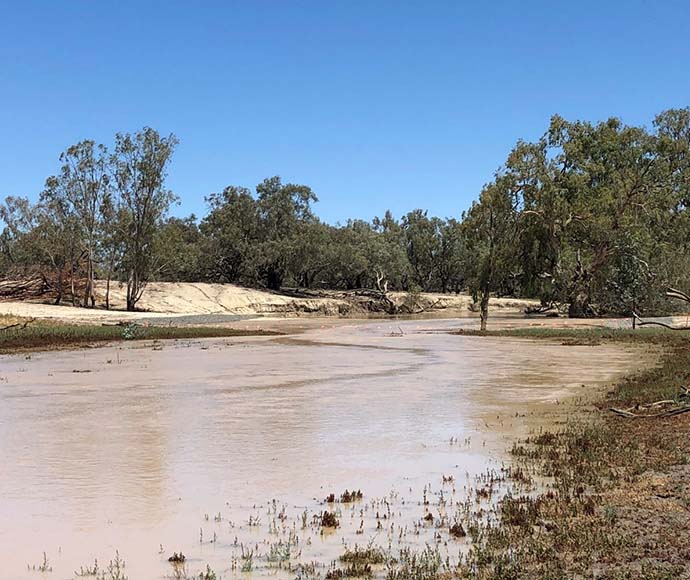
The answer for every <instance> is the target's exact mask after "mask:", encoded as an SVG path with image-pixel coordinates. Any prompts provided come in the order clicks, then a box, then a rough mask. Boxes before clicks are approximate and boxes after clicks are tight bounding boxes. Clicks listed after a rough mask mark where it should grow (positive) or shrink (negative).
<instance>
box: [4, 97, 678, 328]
mask: <svg viewBox="0 0 690 580" xmlns="http://www.w3.org/2000/svg"><path fill="white" fill-rule="evenodd" d="M176 144H177V140H176V138H175V137H174V135H169V136H168V137H161V136H160V135H159V134H158V133H157V132H156V131H155V130H153V129H150V128H145V129H143V130H142V131H140V132H138V133H136V134H134V135H129V134H124V135H123V134H118V135H117V136H116V138H115V146H114V149H113V152H112V154H110V153H108V152H107V150H106V149H105V147H103V146H102V145H96V144H95V143H94V142H93V141H88V140H86V141H82V142H80V143H78V144H76V145H74V146H72V147H70V148H69V149H67V151H66V152H65V153H63V154H62V156H61V157H60V160H61V163H62V167H61V170H60V171H59V172H58V173H57V175H55V176H52V177H49V178H48V180H47V181H46V187H45V190H44V191H43V194H42V195H41V198H40V201H39V203H37V204H31V203H29V202H28V200H26V199H23V198H13V197H8V198H7V199H6V200H5V202H4V204H3V205H1V206H0V220H1V221H2V222H3V223H4V224H5V226H4V228H3V230H2V232H1V233H0V269H1V270H0V273H1V274H2V275H3V277H5V278H8V277H10V276H19V277H21V276H22V274H25V273H26V272H27V271H28V270H30V271H32V272H34V273H35V274H36V275H37V276H38V277H40V278H42V279H43V280H44V285H45V286H47V287H48V288H49V289H50V290H51V292H52V293H53V295H54V296H55V297H56V301H57V302H59V301H60V300H61V299H62V297H63V294H64V295H70V296H71V298H72V301H73V302H74V303H76V304H85V305H88V304H89V302H90V301H91V302H92V291H91V288H90V285H91V281H92V280H93V278H94V277H96V276H98V277H102V278H106V279H107V280H111V279H115V280H117V281H119V282H121V283H125V284H126V285H127V305H128V308H130V309H133V308H135V307H136V303H137V301H138V300H139V298H140V297H141V293H142V292H143V291H144V288H145V286H146V283H147V282H148V281H149V280H154V279H156V280H167V281H209V282H230V283H236V284H242V285H247V286H256V287H262V288H268V289H270V290H279V289H280V288H281V287H302V288H329V289H344V290H354V289H358V288H376V289H379V290H382V291H387V290H404V291H443V292H448V291H455V292H458V291H461V290H464V289H468V290H469V291H470V292H471V293H472V295H473V296H474V297H475V299H476V300H477V302H478V304H479V310H480V313H481V314H482V320H483V322H484V323H486V318H487V316H488V301H489V297H490V296H491V295H499V296H501V295H503V296H505V295H509V296H510V295H512V296H517V295H520V296H524V297H536V298H539V299H540V300H541V302H542V303H543V305H544V306H545V307H550V306H559V307H564V308H568V310H569V313H570V315H571V316H589V315H596V314H607V313H608V314H622V315H629V314H630V313H631V312H632V311H639V312H640V313H645V312H654V313H660V312H663V311H665V310H669V309H670V308H671V305H670V303H669V302H668V301H667V300H665V299H663V289H664V288H665V287H666V286H673V287H680V288H687V287H688V286H690V209H689V208H690V194H689V193H688V191H690V109H674V110H668V111H664V112H662V113H661V114H660V115H658V116H657V118H656V119H655V120H654V124H653V127H652V129H651V130H650V129H647V128H644V127H633V126H627V125H624V124H623V123H622V122H621V121H620V120H619V119H616V118H612V119H609V120H607V121H604V122H601V123H597V124H592V123H588V122H583V121H573V122H571V121H566V120H565V119H563V118H561V117H559V116H555V117H553V118H552V119H551V122H550V124H549V126H548V129H547V130H546V131H545V133H544V134H543V135H542V137H541V138H540V139H538V140H537V141H535V142H533V143H528V142H523V141H520V142H518V143H517V145H516V146H515V147H514V148H513V150H512V151H511V152H510V153H509V155H508V157H507V159H506V162H505V164H504V165H503V166H501V167H500V169H499V170H498V171H497V172H496V174H495V175H494V178H493V180H492V181H491V182H490V183H488V184H487V185H486V186H485V187H484V188H483V189H482V191H481V192H480V195H479V198H478V199H477V201H476V202H475V203H474V204H473V205H472V207H471V208H470V209H469V210H468V211H467V212H466V213H465V214H464V215H463V216H462V219H460V220H456V219H453V218H450V219H440V218H437V217H429V216H428V215H427V213H426V211H424V210H422V209H415V210H413V211H411V212H409V213H407V214H406V215H404V216H402V218H401V219H400V220H398V219H396V218H395V217H394V216H393V215H392V214H391V213H390V212H386V213H385V214H384V216H383V217H375V218H374V219H373V220H372V221H371V222H369V221H365V220H348V221H347V222H346V223H345V224H344V225H340V224H338V225H330V224H326V223H323V222H321V221H320V220H319V219H318V218H317V217H316V216H315V215H314V213H313V211H312V208H313V205H314V203H316V201H317V197H316V195H315V193H314V192H313V191H312V190H311V189H310V188H309V187H308V186H306V185H300V184H294V183H283V182H282V180H281V179H280V177H277V176H275V177H271V178H268V179H265V180H264V181H262V182H261V183H259V184H258V185H257V186H256V188H255V190H254V191H251V190H249V189H247V188H244V187H238V186H228V187H226V188H225V189H224V190H223V191H222V192H220V193H213V194H211V195H209V196H208V197H207V203H208V213H207V214H206V215H205V216H204V217H203V218H202V219H200V220H197V219H196V217H195V216H189V217H187V218H170V219H167V212H168V209H169V207H170V205H171V204H172V203H173V202H174V200H175V197H174V195H173V194H172V193H171V192H170V191H169V190H167V189H166V187H165V174H166V169H167V167H168V164H169V161H170V157H171V155H172V153H173V151H174V149H175V146H176ZM84 279H86V281H87V282H86V288H76V287H75V280H77V281H80V280H84Z"/></svg>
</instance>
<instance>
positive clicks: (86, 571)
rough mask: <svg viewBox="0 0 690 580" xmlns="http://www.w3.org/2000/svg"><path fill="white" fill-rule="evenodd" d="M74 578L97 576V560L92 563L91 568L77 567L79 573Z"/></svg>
mask: <svg viewBox="0 0 690 580" xmlns="http://www.w3.org/2000/svg"><path fill="white" fill-rule="evenodd" d="M74 575H75V576H98V560H94V561H93V566H88V565H87V566H79V572H75V573H74Z"/></svg>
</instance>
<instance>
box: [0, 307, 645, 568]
mask: <svg viewBox="0 0 690 580" xmlns="http://www.w3.org/2000/svg"><path fill="white" fill-rule="evenodd" d="M458 324H459V323H458V321H452V320H437V321H431V320H425V321H403V322H381V321H377V322H367V323H345V324H337V325H333V324H326V325H323V326H322V325H319V324H316V323H312V325H311V328H309V329H308V330H307V331H306V332H304V333H303V334H300V335H295V336H285V337H277V338H245V339H213V340H206V341H200V342H199V341H197V342H190V341H178V342H165V343H161V345H160V346H153V345H151V344H126V345H125V344H122V345H116V346H109V347H104V348H98V349H89V350H79V351H73V352H52V353H40V354H34V355H32V356H31V357H30V358H24V356H7V357H0V460H1V463H0V578H8V579H14V578H17V579H22V578H36V577H41V573H40V572H37V571H33V570H28V569H27V566H29V567H31V566H36V567H38V566H39V565H40V564H41V563H42V561H43V552H45V553H46V556H47V558H48V562H49V566H50V567H51V568H52V572H50V573H49V576H47V577H50V578H55V579H56V580H57V579H63V578H74V577H75V575H74V572H75V571H78V570H79V568H80V566H86V565H90V564H92V563H93V561H94V559H97V560H98V562H99V565H100V566H101V568H102V567H103V565H104V564H107V562H108V560H109V559H111V558H113V557H114V555H115V551H116V550H118V551H119V553H120V555H121V556H122V558H123V559H124V560H125V562H126V569H125V571H126V574H127V576H128V577H129V578H130V580H138V579H149V578H152V579H153V578H166V577H169V575H170V574H171V573H172V569H171V566H170V564H168V562H167V558H168V556H170V555H171V554H172V553H173V551H183V552H184V553H185V554H186V556H187V568H188V571H189V573H190V575H191V574H193V573H198V572H199V570H201V569H202V567H204V566H205V565H206V563H208V564H210V565H211V566H212V567H213V568H214V569H215V570H216V572H217V573H218V574H219V575H220V576H221V577H232V576H234V575H239V574H241V572H240V569H241V568H242V566H243V565H245V567H247V564H246V562H247V558H246V557H245V558H244V559H243V558H242V554H243V553H244V555H245V556H246V555H247V554H248V553H253V558H252V559H251V567H252V569H253V572H254V574H256V575H273V574H276V573H277V574H278V575H283V576H286V577H294V576H295V574H294V572H287V571H286V570H285V568H286V567H287V566H288V560H287V559H286V558H285V556H284V555H281V554H284V551H281V550H284V549H285V546H286V545H287V546H288V548H287V550H288V552H289V553H290V559H289V562H290V563H291V564H292V565H293V566H294V565H295V564H297V563H299V562H303V563H306V562H312V561H314V562H317V564H318V565H322V566H327V565H328V564H329V563H330V562H331V561H332V560H334V559H335V558H337V556H338V554H340V553H341V552H342V549H343V543H344V542H345V543H347V544H348V545H353V544H355V543H359V544H360V545H361V544H366V543H368V542H370V541H374V542H375V543H378V544H380V545H383V546H384V547H385V546H387V545H388V544H390V545H392V547H393V548H395V547H396V546H399V545H400V546H401V545H422V546H423V545H424V543H425V542H427V541H432V540H433V536H434V534H436V533H437V531H436V530H433V529H429V530H427V529H420V526H419V522H420V518H421V515H423V511H422V509H423V508H422V506H421V505H420V503H421V502H422V498H423V495H424V489H425V487H426V488H427V491H428V493H430V494H438V493H444V492H443V488H444V484H442V483H441V482H442V478H443V476H444V475H445V476H453V478H454V482H453V483H452V484H445V487H446V490H445V493H446V494H447V496H449V497H451V498H453V497H454V498H456V499H455V501H456V502H458V503H459V502H461V501H462V496H463V493H464V491H465V489H466V488H467V487H469V486H471V485H472V482H473V481H474V480H473V478H474V477H476V476H477V475H479V474H482V473H485V472H486V471H487V470H492V469H493V470H496V469H499V468H500V466H501V464H502V463H503V462H504V461H506V454H505V450H506V448H507V447H509V445H510V441H511V440H513V439H515V438H517V437H520V436H524V435H526V434H527V433H528V432H529V431H530V430H534V429H535V428H538V427H539V425H540V424H541V423H543V422H544V421H545V420H546V421H552V420H554V418H557V417H558V411H559V409H560V408H561V405H560V403H562V402H563V401H564V400H566V399H568V398H572V397H573V396H574V395H576V396H577V395H580V394H582V393H584V392H587V393H591V392H592V388H595V387H597V386H601V385H605V384H606V383H608V382H610V381H612V380H614V379H615V378H616V377H618V376H620V375H621V374H622V373H623V372H627V371H630V370H634V369H636V368H639V367H641V366H642V365H643V364H646V363H647V362H648V359H649V356H648V355H647V354H646V353H643V352H642V351H640V350H639V349H636V348H632V347H622V346H618V345H615V346H614V345H601V346H596V347H592V346H562V345H560V344H558V343H547V342H544V341H530V340H524V339H523V340H518V339H506V338H475V337H463V336H450V335H447V334H444V333H442V332H441V331H444V330H446V329H448V328H452V327H457V326H458ZM401 331H402V333H403V335H402V336H397V334H400V332H401ZM585 384H586V385H588V386H589V387H591V388H589V389H583V385H585ZM545 417H546V419H545ZM346 488H347V489H353V488H354V489H361V490H362V491H363V492H364V496H365V497H364V500H363V501H361V502H356V504H336V505H335V506H334V507H333V509H335V510H336V512H337V514H338V516H339V519H340V522H341V526H340V528H338V530H336V531H335V532H329V533H325V534H324V533H322V532H321V529H320V527H319V526H318V525H316V524H315V523H314V516H315V515H317V514H319V513H320V512H321V511H322V510H323V509H327V508H328V506H325V505H323V501H322V500H323V498H324V497H325V496H326V495H327V494H328V493H331V492H333V493H336V494H340V493H341V492H343V491H344V490H345V489H346ZM451 504H452V501H451ZM387 511H388V512H389V515H386V512H387ZM377 513H378V516H379V517H378V518H377V517H376V515H377ZM250 518H251V520H252V521H251V523H250ZM382 521H383V524H380V522H382ZM305 524H306V527H305ZM359 530H361V531H362V532H363V533H358V532H359ZM443 545H444V546H445V549H446V550H447V551H448V552H449V553H452V552H454V551H455V552H457V549H456V547H455V546H454V545H453V544H452V542H451V543H450V544H449V541H448V539H447V538H446V539H444V540H443ZM281 569H282V570H281ZM288 575H289V576H288Z"/></svg>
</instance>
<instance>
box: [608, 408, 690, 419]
mask: <svg viewBox="0 0 690 580" xmlns="http://www.w3.org/2000/svg"><path fill="white" fill-rule="evenodd" d="M609 411H611V412H612V413H615V414H616V415H618V416H619V417H625V418H627V419H660V418H666V417H675V416H677V415H682V414H683V413H690V405H688V406H686V407H679V408H677V409H670V410H668V411H662V412H661V413H646V414H639V413H633V412H631V411H628V410H627V409H616V408H615V407H611V408H610V409H609Z"/></svg>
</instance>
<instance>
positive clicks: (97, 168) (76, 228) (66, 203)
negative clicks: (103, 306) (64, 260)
mask: <svg viewBox="0 0 690 580" xmlns="http://www.w3.org/2000/svg"><path fill="white" fill-rule="evenodd" d="M60 161H61V163H62V167H61V169H60V172H59V173H58V174H57V175H52V176H50V177H48V179H47V180H46V185H45V189H44V190H43V192H42V193H41V200H42V202H43V204H44V205H45V207H46V208H50V209H51V210H52V215H53V216H54V217H55V218H56V219H58V220H61V221H63V223H62V224H61V226H62V227H63V228H69V231H70V235H71V236H73V239H72V240H70V245H74V246H75V247H76V248H77V254H78V255H75V256H74V261H73V262H72V264H71V270H72V273H74V271H75V270H77V269H81V263H82V262H83V263H84V264H85V268H84V270H85V271H84V278H85V284H84V293H83V296H82V304H83V305H84V306H94V305H95V295H94V281H95V276H96V263H97V261H98V256H99V251H100V249H101V246H102V244H101V242H102V239H103V236H104V230H105V227H104V226H105V223H104V208H105V207H106V206H107V205H108V204H109V203H110V195H111V192H110V176H109V172H108V153H107V150H106V148H105V146H104V145H96V143H95V142H94V141H90V140H85V141H81V142H80V143H77V144H76V145H72V146H71V147H69V148H68V149H67V150H66V151H65V152H64V153H62V154H61V155H60ZM72 279H74V276H72ZM73 294H74V293H73Z"/></svg>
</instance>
